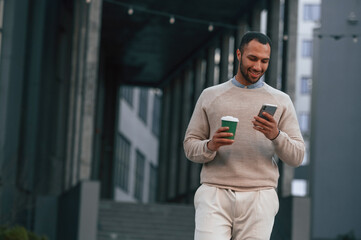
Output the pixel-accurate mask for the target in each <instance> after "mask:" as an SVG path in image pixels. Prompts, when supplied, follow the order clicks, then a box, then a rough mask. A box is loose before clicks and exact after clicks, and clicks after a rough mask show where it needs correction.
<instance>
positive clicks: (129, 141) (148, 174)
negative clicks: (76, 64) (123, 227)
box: [114, 86, 161, 203]
mask: <svg viewBox="0 0 361 240" xmlns="http://www.w3.org/2000/svg"><path fill="white" fill-rule="evenodd" d="M120 93H121V94H120V96H121V97H120V98H119V108H118V109H119V110H118V121H117V125H118V128H117V135H116V140H115V141H116V143H115V145H116V153H115V159H114V161H115V168H114V171H115V172H114V200H116V201H131V202H134V201H137V202H144V203H146V202H155V200H156V193H157V175H158V174H157V169H158V154H159V153H158V150H159V140H158V138H159V134H160V111H161V109H160V107H161V91H160V90H159V89H148V88H139V87H130V86H122V87H121V90H120Z"/></svg>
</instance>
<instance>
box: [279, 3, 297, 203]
mask: <svg viewBox="0 0 361 240" xmlns="http://www.w3.org/2000/svg"><path fill="white" fill-rule="evenodd" d="M297 12H298V0H295V1H294V0H285V14H284V16H285V19H284V31H283V32H284V38H283V55H282V88H281V89H282V91H284V92H286V93H287V94H289V95H290V97H291V99H292V100H294V95H295V87H296V54H297V15H298V14H297ZM279 169H280V180H279V191H280V194H281V196H283V197H286V196H289V195H291V184H292V180H293V176H294V168H292V167H290V166H288V165H286V164H283V162H280V164H279Z"/></svg>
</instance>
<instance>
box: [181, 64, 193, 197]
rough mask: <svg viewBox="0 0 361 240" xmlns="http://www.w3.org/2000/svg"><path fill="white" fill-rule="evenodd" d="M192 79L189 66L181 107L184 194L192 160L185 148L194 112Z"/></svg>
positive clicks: (185, 76)
mask: <svg viewBox="0 0 361 240" xmlns="http://www.w3.org/2000/svg"><path fill="white" fill-rule="evenodd" d="M192 80H193V71H192V69H190V68H188V69H187V70H186V71H185V74H184V78H183V81H182V84H181V87H182V91H181V92H182V98H181V102H182V108H181V115H180V117H181V124H180V125H181V127H180V139H179V141H180V144H179V148H180V152H179V161H180V162H179V184H178V189H179V194H180V195H183V194H186V193H187V191H188V186H189V184H188V183H189V182H188V181H189V180H188V178H189V177H188V175H189V170H188V167H189V165H190V161H189V160H188V159H187V158H186V157H185V154H184V150H183V140H184V135H185V132H186V129H187V127H188V123H189V120H190V117H191V114H192V93H193V89H192Z"/></svg>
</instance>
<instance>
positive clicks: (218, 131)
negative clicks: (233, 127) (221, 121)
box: [217, 127, 229, 133]
mask: <svg viewBox="0 0 361 240" xmlns="http://www.w3.org/2000/svg"><path fill="white" fill-rule="evenodd" d="M228 130H229V127H220V128H218V130H217V133H220V132H225V131H228Z"/></svg>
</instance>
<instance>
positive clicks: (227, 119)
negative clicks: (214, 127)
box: [221, 116, 239, 122]
mask: <svg viewBox="0 0 361 240" xmlns="http://www.w3.org/2000/svg"><path fill="white" fill-rule="evenodd" d="M221 120H224V121H231V122H239V120H238V118H236V117H232V116H224V117H222V118H221Z"/></svg>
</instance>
